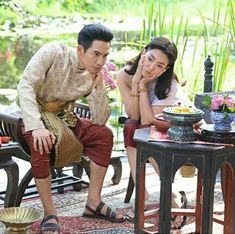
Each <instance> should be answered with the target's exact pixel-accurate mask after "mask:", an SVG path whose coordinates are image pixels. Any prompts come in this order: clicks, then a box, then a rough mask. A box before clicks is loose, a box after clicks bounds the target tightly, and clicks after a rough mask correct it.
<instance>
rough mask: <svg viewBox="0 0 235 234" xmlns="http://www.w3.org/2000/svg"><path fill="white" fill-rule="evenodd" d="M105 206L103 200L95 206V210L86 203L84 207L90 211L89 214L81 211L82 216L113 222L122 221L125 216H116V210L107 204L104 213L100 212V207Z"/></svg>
mask: <svg viewBox="0 0 235 234" xmlns="http://www.w3.org/2000/svg"><path fill="white" fill-rule="evenodd" d="M104 206H105V203H104V202H102V201H101V202H100V203H99V205H98V206H97V208H96V210H93V209H91V208H90V207H89V206H88V205H86V209H87V210H89V211H90V212H91V214H88V213H85V212H84V213H83V215H82V216H83V217H87V218H96V219H104V220H109V221H111V222H113V223H122V222H124V221H125V217H122V218H117V214H116V212H114V211H112V209H111V208H110V207H109V206H108V208H107V210H106V214H105V215H104V214H101V210H102V208H103V207H104Z"/></svg>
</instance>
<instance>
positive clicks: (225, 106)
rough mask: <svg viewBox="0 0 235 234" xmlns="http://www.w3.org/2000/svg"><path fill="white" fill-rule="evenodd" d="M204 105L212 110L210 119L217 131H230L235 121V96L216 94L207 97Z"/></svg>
mask: <svg viewBox="0 0 235 234" xmlns="http://www.w3.org/2000/svg"><path fill="white" fill-rule="evenodd" d="M203 104H204V105H205V106H207V107H209V108H210V110H211V112H210V119H211V121H212V122H213V123H214V129H215V130H221V131H229V130H231V128H232V127H231V124H232V122H233V121H234V120H235V96H232V95H229V94H227V95H222V94H216V95H213V96H209V95H205V98H204V100H203Z"/></svg>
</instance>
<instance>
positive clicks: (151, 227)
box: [31, 205, 194, 234]
mask: <svg viewBox="0 0 235 234" xmlns="http://www.w3.org/2000/svg"><path fill="white" fill-rule="evenodd" d="M146 208H147V209H148V210H152V209H157V208H158V206H157V205H148V206H146ZM129 209H130V208H123V209H117V213H118V214H123V215H124V214H126V213H127V212H128V210H129ZM59 221H60V227H61V233H63V234H66V233H73V234H75V233H84V234H85V233H92V234H106V233H107V234H112V233H113V234H114V233H115V234H116V233H120V234H126V233H134V223H133V222H132V221H128V220H126V221H125V222H123V223H111V222H109V221H105V220H101V219H91V218H84V217H82V216H75V217H74V216H73V217H71V216H70V217H66V216H60V217H59ZM193 222H194V218H192V217H189V218H188V219H187V224H186V225H185V227H184V228H182V229H181V230H172V232H171V233H174V234H177V233H190V232H192V231H193V230H194V228H193V226H194V225H191V224H193ZM39 225H40V222H37V223H35V224H33V225H32V227H31V232H32V233H33V234H39ZM157 227H158V217H155V218H150V219H148V220H146V221H145V229H146V230H147V231H150V232H157V230H158V228H157Z"/></svg>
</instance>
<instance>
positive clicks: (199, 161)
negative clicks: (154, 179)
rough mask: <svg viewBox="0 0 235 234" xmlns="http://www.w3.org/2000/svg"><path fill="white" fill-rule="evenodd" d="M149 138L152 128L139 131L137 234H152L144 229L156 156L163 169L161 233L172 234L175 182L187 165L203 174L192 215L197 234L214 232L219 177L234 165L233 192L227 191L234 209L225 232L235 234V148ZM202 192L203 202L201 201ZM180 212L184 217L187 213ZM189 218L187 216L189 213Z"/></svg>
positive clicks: (231, 183) (160, 212) (161, 171)
mask: <svg viewBox="0 0 235 234" xmlns="http://www.w3.org/2000/svg"><path fill="white" fill-rule="evenodd" d="M148 138H149V128H145V129H138V130H136V131H135V135H134V140H135V141H136V142H137V165H136V181H137V183H136V199H135V207H136V208H135V217H136V219H135V233H149V232H147V231H146V230H144V219H145V217H144V186H145V164H146V161H147V160H148V158H149V157H153V158H154V159H155V160H156V162H157V163H158V165H159V169H160V181H161V187H160V209H159V227H158V230H159V231H158V233H170V227H171V214H172V210H171V197H172V182H173V181H174V176H175V173H176V171H177V170H178V169H179V168H180V167H181V166H183V165H184V164H185V163H191V164H193V165H195V166H196V167H197V169H198V173H199V183H198V186H199V189H197V193H198V194H197V198H196V208H195V211H194V212H192V213H189V214H188V215H191V216H195V218H196V221H195V222H196V233H212V220H213V199H214V185H215V181H216V174H217V171H218V170H219V168H220V167H221V165H222V164H223V163H228V164H229V165H230V167H231V169H232V170H233V176H232V177H231V178H230V180H229V189H228V191H227V196H229V199H230V201H231V203H230V205H231V208H230V209H229V215H230V221H229V222H227V221H226V220H225V222H224V233H235V202H234V200H235V179H234V173H235V147H233V148H228V147H224V146H215V145H199V144H185V143H170V142H149V141H148ZM201 193H202V198H203V199H202V202H200V197H201V196H200V194H201ZM227 199H228V198H227ZM225 202H227V200H226V201H225ZM179 213H180V214H183V212H179ZM174 214H176V212H174ZM185 215H187V214H186V213H185ZM151 233H152V232H151Z"/></svg>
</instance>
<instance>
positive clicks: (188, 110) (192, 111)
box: [163, 106, 204, 116]
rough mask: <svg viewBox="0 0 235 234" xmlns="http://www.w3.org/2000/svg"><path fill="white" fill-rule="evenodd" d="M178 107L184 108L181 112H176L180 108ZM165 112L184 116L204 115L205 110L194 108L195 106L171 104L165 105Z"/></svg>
mask: <svg viewBox="0 0 235 234" xmlns="http://www.w3.org/2000/svg"><path fill="white" fill-rule="evenodd" d="M177 108H182V111H181V112H176V111H177V110H178V109H177ZM184 108H185V109H184ZM179 110H180V109H179ZM184 110H185V111H184ZM163 113H166V114H170V115H179V116H182V115H202V114H203V113H204V112H203V111H202V110H200V109H197V108H194V107H178V106H171V107H165V108H164V109H163Z"/></svg>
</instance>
